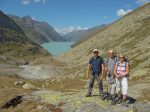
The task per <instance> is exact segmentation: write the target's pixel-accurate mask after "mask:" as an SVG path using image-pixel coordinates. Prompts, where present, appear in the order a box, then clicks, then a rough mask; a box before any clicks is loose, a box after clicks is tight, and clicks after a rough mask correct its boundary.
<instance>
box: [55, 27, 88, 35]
mask: <svg viewBox="0 0 150 112" xmlns="http://www.w3.org/2000/svg"><path fill="white" fill-rule="evenodd" d="M87 29H88V28H83V27H81V26H77V27H73V26H70V27H66V28H55V30H56V31H57V32H58V33H59V34H60V35H65V34H67V33H70V32H72V31H76V30H87Z"/></svg>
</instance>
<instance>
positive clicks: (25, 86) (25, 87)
mask: <svg viewBox="0 0 150 112" xmlns="http://www.w3.org/2000/svg"><path fill="white" fill-rule="evenodd" d="M23 88H24V89H37V88H36V87H35V86H34V85H32V84H30V83H26V84H24V85H23Z"/></svg>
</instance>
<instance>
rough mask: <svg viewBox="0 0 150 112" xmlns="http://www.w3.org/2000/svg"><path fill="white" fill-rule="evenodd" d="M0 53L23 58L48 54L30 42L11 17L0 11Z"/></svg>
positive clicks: (9, 56)
mask: <svg viewBox="0 0 150 112" xmlns="http://www.w3.org/2000/svg"><path fill="white" fill-rule="evenodd" d="M0 55H2V56H3V58H4V57H5V56H6V57H7V58H12V59H14V60H15V59H22V60H23V59H34V58H35V57H39V56H48V55H49V53H48V52H47V51H46V50H44V49H43V48H42V47H40V46H39V45H37V44H36V43H34V42H32V41H31V40H30V39H29V38H28V37H27V36H26V35H25V34H24V32H23V31H22V29H21V28H20V27H19V26H18V25H17V24H16V23H15V22H14V21H13V20H12V19H10V18H9V17H8V16H7V15H5V14H4V13H3V12H1V11H0ZM2 56H1V57H2ZM7 58H6V60H7Z"/></svg>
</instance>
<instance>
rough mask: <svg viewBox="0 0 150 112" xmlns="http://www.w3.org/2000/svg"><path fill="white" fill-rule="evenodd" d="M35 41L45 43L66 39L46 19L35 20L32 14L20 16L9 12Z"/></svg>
mask: <svg viewBox="0 0 150 112" xmlns="http://www.w3.org/2000/svg"><path fill="white" fill-rule="evenodd" d="M8 16H9V17H10V18H11V19H13V20H14V21H15V22H16V23H17V24H18V25H19V26H20V27H21V29H22V30H23V31H24V32H25V34H26V35H27V36H28V37H29V38H30V39H31V40H32V41H34V42H35V43H37V44H43V43H47V42H51V41H64V40H63V39H62V37H61V36H60V35H59V34H58V33H57V32H56V31H55V29H54V28H53V27H52V26H51V25H49V24H48V23H46V22H44V21H37V20H33V19H32V18H31V17H30V16H24V17H18V16H15V15H11V14H8Z"/></svg>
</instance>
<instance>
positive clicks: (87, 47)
mask: <svg viewBox="0 0 150 112" xmlns="http://www.w3.org/2000/svg"><path fill="white" fill-rule="evenodd" d="M94 48H98V49H99V50H100V54H101V55H102V56H103V57H105V56H106V54H107V50H108V49H114V50H115V51H116V52H117V53H124V54H125V55H127V56H128V57H129V60H130V64H131V74H132V76H142V75H148V74H149V73H150V59H149V57H150V3H148V4H145V5H144V6H142V7H140V8H138V9H137V10H135V11H133V12H131V13H129V14H127V15H126V16H124V17H123V18H120V19H119V20H117V21H115V22H114V23H112V24H110V25H108V26H107V27H106V28H104V29H103V30H100V31H99V32H97V33H94V34H93V35H91V36H90V38H89V39H87V40H85V41H83V42H81V43H80V44H79V45H77V46H76V47H74V48H73V49H72V50H71V51H69V52H68V53H66V54H64V55H62V58H63V59H66V61H67V60H68V62H71V63H73V62H75V63H76V64H77V65H78V64H79V65H85V64H86V63H87V61H88V59H89V58H90V57H91V55H92V54H91V53H92V50H93V49H94ZM71 63H70V64H71ZM73 65H75V64H73ZM80 68H81V67H80Z"/></svg>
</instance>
